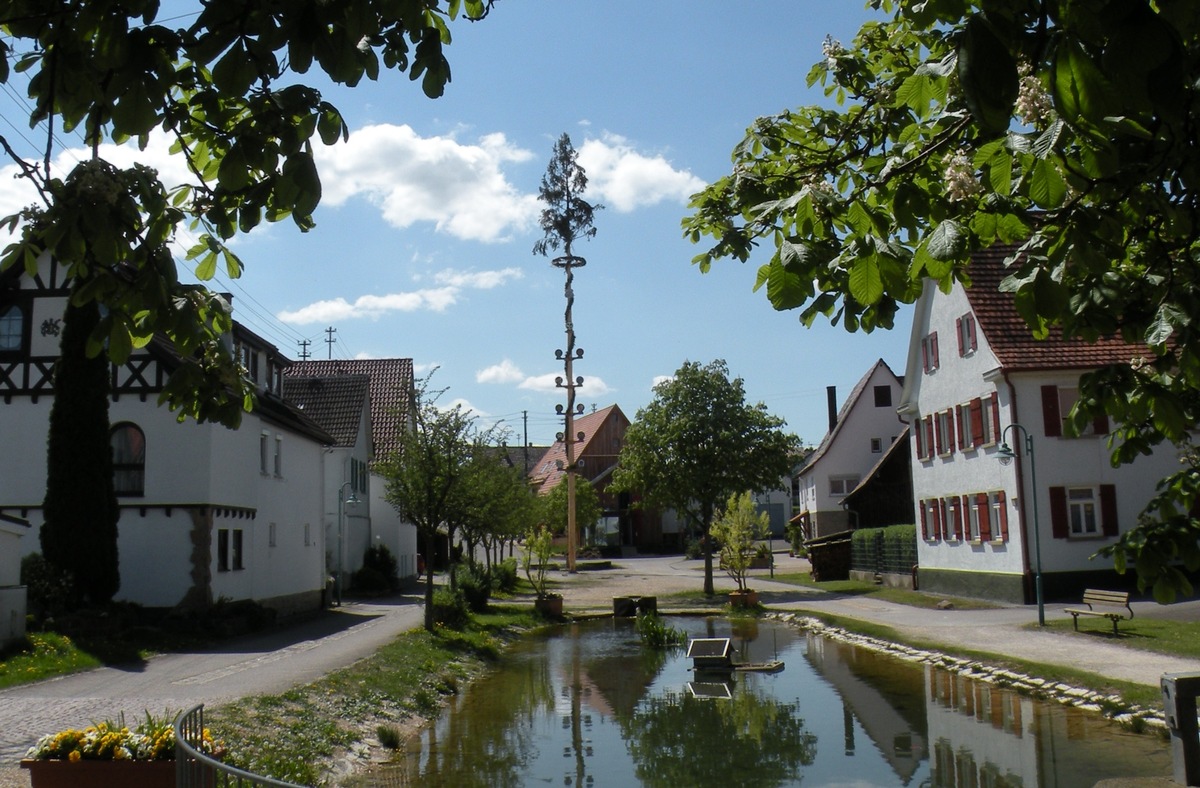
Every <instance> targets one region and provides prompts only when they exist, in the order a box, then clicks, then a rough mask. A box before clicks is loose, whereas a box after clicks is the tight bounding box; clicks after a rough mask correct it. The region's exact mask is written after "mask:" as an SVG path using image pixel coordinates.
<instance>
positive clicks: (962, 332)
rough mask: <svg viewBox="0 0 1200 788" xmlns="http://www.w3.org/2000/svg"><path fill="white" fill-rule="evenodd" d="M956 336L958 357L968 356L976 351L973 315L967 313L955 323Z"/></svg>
mask: <svg viewBox="0 0 1200 788" xmlns="http://www.w3.org/2000/svg"><path fill="white" fill-rule="evenodd" d="M955 328H956V333H957V334H958V355H959V356H969V355H971V354H972V353H974V352H975V350H976V339H975V315H973V314H971V313H970V312H968V313H967V314H965V315H963V316H962V317H960V318H958V320H956V321H955Z"/></svg>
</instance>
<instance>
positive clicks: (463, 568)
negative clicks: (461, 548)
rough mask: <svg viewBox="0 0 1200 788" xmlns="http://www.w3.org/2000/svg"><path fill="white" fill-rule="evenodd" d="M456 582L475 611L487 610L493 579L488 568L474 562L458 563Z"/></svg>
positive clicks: (455, 568)
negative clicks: (489, 575)
mask: <svg viewBox="0 0 1200 788" xmlns="http://www.w3.org/2000/svg"><path fill="white" fill-rule="evenodd" d="M454 584H455V586H456V587H457V588H458V592H459V593H460V594H462V597H463V599H464V600H465V601H466V604H467V606H468V607H470V608H471V610H472V611H473V612H475V613H482V612H483V611H485V610H487V606H488V599H489V598H490V597H491V595H492V580H491V578H490V577H488V573H487V571H486V570H484V569H482V568H480V567H478V566H475V565H474V564H458V565H457V566H455V567H454Z"/></svg>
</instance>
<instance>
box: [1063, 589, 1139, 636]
mask: <svg viewBox="0 0 1200 788" xmlns="http://www.w3.org/2000/svg"><path fill="white" fill-rule="evenodd" d="M1083 604H1085V605H1087V610H1084V609H1083V608H1079V607H1068V608H1066V612H1067V613H1070V614H1071V615H1072V616H1074V617H1075V631H1076V632H1078V631H1079V617H1080V616H1102V617H1104V618H1107V619H1109V620H1110V621H1112V625H1113V634H1114V635H1116V634H1117V622H1118V621H1120V620H1121V619H1123V618H1126V619H1128V618H1133V608H1132V607H1130V606H1129V592H1128V591H1103V590H1101V589H1098V588H1088V589H1085V590H1084V592H1083ZM1097 607H1100V608H1108V609H1102V610H1097V609H1096V608H1097ZM1122 608H1123V610H1122ZM1126 614H1128V615H1126Z"/></svg>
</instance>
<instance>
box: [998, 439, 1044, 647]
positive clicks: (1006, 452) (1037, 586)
mask: <svg viewBox="0 0 1200 788" xmlns="http://www.w3.org/2000/svg"><path fill="white" fill-rule="evenodd" d="M1009 430H1019V431H1020V433H1021V435H1022V436H1023V437H1024V438H1025V453H1026V454H1027V455H1029V480H1030V482H1032V485H1033V554H1034V561H1035V564H1036V565H1035V568H1034V572H1033V584H1034V593H1035V594H1036V595H1037V608H1038V626H1040V627H1044V626H1046V606H1045V604H1044V602H1043V600H1042V538H1041V533H1040V531H1039V530H1038V507H1037V464H1036V463H1035V462H1034V459H1033V436H1032V435H1030V434H1029V431H1028V430H1026V429H1025V428H1024V427H1023V426H1021V425H1020V424H1017V423H1015V422H1014V423H1012V424H1009V425H1008V426H1007V427H1005V428H1004V431H1003V432H1002V433H1000V449H999V451H998V452H997V454H998V456H999V457H1000V464H1001V465H1008V464H1009V463H1011V462H1012V461H1013V458H1014V457H1016V456H1018V455H1017V454H1016V453H1015V452H1014V451H1013V450H1012V449H1011V448H1010V447H1009V445H1008V441H1006V440H1005V436H1006V435H1008V431H1009ZM1022 493H1024V491H1023V490H1022Z"/></svg>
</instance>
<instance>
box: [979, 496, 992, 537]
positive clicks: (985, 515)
mask: <svg viewBox="0 0 1200 788" xmlns="http://www.w3.org/2000/svg"><path fill="white" fill-rule="evenodd" d="M989 509H991V507H990V506H988V497H987V493H979V494H977V495H976V496H975V511H977V512H979V538H980V539H981V540H983V541H984V542H990V541H991V540H992V518H991V512H990V511H989Z"/></svg>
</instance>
